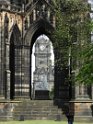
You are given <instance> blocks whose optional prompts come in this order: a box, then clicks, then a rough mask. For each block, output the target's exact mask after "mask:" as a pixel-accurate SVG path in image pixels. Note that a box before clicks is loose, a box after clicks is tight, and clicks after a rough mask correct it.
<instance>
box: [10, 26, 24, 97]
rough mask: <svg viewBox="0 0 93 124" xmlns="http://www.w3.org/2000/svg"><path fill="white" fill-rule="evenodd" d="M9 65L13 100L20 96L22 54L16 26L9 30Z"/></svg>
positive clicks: (19, 34) (18, 31) (19, 35)
mask: <svg viewBox="0 0 93 124" xmlns="http://www.w3.org/2000/svg"><path fill="white" fill-rule="evenodd" d="M9 39H10V53H9V55H10V64H9V66H10V67H9V68H10V71H11V79H10V92H11V93H10V97H11V99H14V98H15V97H19V95H20V94H21V93H20V91H19V90H18V89H20V87H21V53H22V40H21V32H20V30H19V28H18V25H17V24H15V25H13V26H12V28H11V30H10V36H9Z"/></svg>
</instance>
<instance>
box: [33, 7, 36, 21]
mask: <svg viewBox="0 0 93 124" xmlns="http://www.w3.org/2000/svg"><path fill="white" fill-rule="evenodd" d="M35 20H36V10H35V9H34V10H33V21H35Z"/></svg>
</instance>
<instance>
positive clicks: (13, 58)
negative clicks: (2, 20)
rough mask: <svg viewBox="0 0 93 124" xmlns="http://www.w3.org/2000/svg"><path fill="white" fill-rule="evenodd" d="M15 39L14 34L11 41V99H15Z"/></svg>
mask: <svg viewBox="0 0 93 124" xmlns="http://www.w3.org/2000/svg"><path fill="white" fill-rule="evenodd" d="M13 41H14V37H13V34H12V36H11V39H10V71H11V78H10V98H11V99H13V98H14V85H15V84H14V82H15V52H14V49H15V47H14V42H13Z"/></svg>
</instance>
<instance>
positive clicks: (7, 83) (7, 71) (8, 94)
mask: <svg viewBox="0 0 93 124" xmlns="http://www.w3.org/2000/svg"><path fill="white" fill-rule="evenodd" d="M10 74H11V73H10V71H9V70H6V99H7V100H10Z"/></svg>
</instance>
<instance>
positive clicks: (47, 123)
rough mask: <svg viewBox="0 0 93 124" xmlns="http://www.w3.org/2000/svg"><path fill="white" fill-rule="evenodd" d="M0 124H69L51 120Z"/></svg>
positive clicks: (3, 123)
mask: <svg viewBox="0 0 93 124" xmlns="http://www.w3.org/2000/svg"><path fill="white" fill-rule="evenodd" d="M0 124H68V122H66V121H49V120H31V121H7V122H0ZM73 124H92V123H83V122H81V123H80V122H74V123H73Z"/></svg>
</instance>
